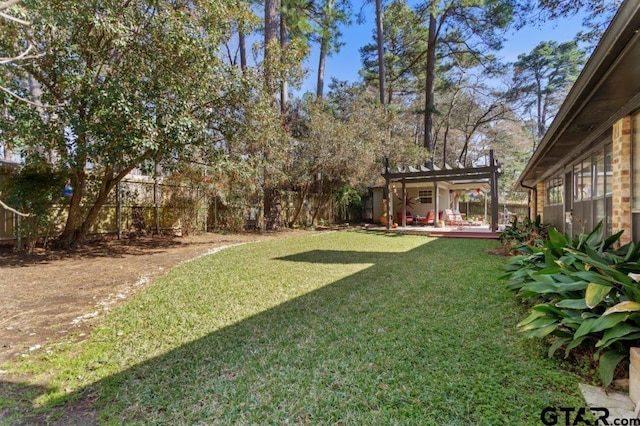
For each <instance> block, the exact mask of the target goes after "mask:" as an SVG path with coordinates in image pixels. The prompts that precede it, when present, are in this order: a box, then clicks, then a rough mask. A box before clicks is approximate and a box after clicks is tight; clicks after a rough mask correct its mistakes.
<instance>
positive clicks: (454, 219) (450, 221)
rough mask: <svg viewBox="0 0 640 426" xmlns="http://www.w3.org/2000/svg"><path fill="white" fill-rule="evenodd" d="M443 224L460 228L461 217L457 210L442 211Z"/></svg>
mask: <svg viewBox="0 0 640 426" xmlns="http://www.w3.org/2000/svg"><path fill="white" fill-rule="evenodd" d="M444 216H445V218H444V223H445V224H447V225H454V226H461V225H462V224H463V222H464V221H463V220H462V215H461V214H460V212H459V211H458V210H455V212H454V210H451V209H444Z"/></svg>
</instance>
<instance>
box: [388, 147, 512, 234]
mask: <svg viewBox="0 0 640 426" xmlns="http://www.w3.org/2000/svg"><path fill="white" fill-rule="evenodd" d="M501 173H502V172H501V170H500V164H499V163H498V162H497V161H496V159H495V158H494V155H493V150H490V151H489V165H487V166H483V167H467V168H459V169H453V168H447V169H436V168H434V169H430V168H427V167H424V166H420V168H419V169H416V168H413V167H407V168H403V169H399V170H398V171H392V170H391V169H390V168H389V159H388V158H387V159H385V171H384V173H383V174H382V177H384V179H385V187H384V198H385V199H386V200H387V203H386V209H387V211H386V214H387V218H391V203H390V202H389V193H390V190H389V187H390V185H391V183H392V182H400V183H401V184H402V218H403V219H402V221H403V223H402V226H406V213H407V189H406V184H407V183H425V182H433V183H434V185H436V184H437V182H457V183H465V184H470V185H471V184H474V183H478V184H480V183H488V184H489V185H490V187H491V230H492V231H494V232H495V231H497V230H498V177H499V176H500V174H501ZM434 203H435V206H434V210H435V212H436V215H437V212H438V211H439V206H438V197H437V196H436V197H434ZM391 222H392V221H391V220H387V229H391Z"/></svg>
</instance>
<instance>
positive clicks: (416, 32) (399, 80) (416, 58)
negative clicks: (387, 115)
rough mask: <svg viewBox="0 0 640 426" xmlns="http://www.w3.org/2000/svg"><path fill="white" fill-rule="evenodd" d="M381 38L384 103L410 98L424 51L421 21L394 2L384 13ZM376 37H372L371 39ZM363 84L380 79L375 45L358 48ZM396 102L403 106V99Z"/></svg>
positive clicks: (414, 87) (424, 39)
mask: <svg viewBox="0 0 640 426" xmlns="http://www.w3.org/2000/svg"><path fill="white" fill-rule="evenodd" d="M383 26H384V28H385V29H386V30H385V33H384V38H383V49H384V52H385V53H384V69H385V84H384V87H385V98H386V99H385V102H386V104H392V103H394V102H395V101H396V99H395V97H396V96H400V97H403V98H405V97H407V98H411V97H413V96H415V95H416V94H417V92H418V90H419V87H418V85H419V81H420V78H419V76H420V75H421V67H420V66H419V64H420V62H421V61H422V60H423V59H424V52H425V51H426V33H425V29H424V22H423V20H422V18H421V17H420V16H419V15H418V14H417V13H416V12H415V11H413V10H412V9H411V8H410V7H409V6H408V5H407V4H406V3H405V2H404V1H400V0H396V1H393V2H392V3H390V4H389V5H388V6H387V7H386V8H385V10H384V22H383ZM376 38H377V35H374V39H376ZM360 56H361V58H362V63H363V69H362V71H361V73H362V75H363V77H364V80H365V82H367V83H370V84H373V83H375V81H377V79H378V77H379V62H378V45H377V43H372V44H368V45H365V46H363V47H362V48H361V49H360ZM398 102H400V103H403V102H404V99H399V100H398Z"/></svg>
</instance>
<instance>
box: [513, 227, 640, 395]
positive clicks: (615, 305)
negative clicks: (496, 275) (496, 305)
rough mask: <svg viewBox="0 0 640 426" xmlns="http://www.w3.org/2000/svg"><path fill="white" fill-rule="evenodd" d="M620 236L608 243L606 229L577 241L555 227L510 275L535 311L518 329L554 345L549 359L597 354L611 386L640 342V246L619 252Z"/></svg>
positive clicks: (525, 252) (526, 249) (525, 248)
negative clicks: (588, 351)
mask: <svg viewBox="0 0 640 426" xmlns="http://www.w3.org/2000/svg"><path fill="white" fill-rule="evenodd" d="M621 235H622V232H619V233H617V234H615V235H612V236H610V237H608V238H605V237H604V232H603V226H602V222H600V223H599V224H598V225H597V226H596V227H595V229H594V230H593V231H592V232H591V233H589V234H582V235H580V236H578V237H576V238H573V239H572V238H569V237H567V236H565V235H563V234H561V233H560V232H558V231H557V230H556V229H554V228H551V229H549V236H548V238H547V239H546V240H544V241H541V242H539V243H537V244H534V245H532V244H528V245H521V246H520V247H519V248H518V249H519V251H520V252H521V253H522V254H520V255H518V256H515V257H514V258H513V259H512V260H511V261H510V262H509V263H508V264H507V273H506V274H505V275H503V278H507V279H509V281H510V283H509V288H510V289H511V290H513V291H514V292H516V293H517V295H518V297H519V298H521V299H522V300H523V301H524V302H526V303H528V304H531V305H533V306H532V308H531V314H530V315H529V316H528V317H527V318H525V319H524V320H522V321H521V322H520V323H519V324H518V329H519V330H520V331H521V332H522V333H524V334H525V335H526V336H528V337H539V338H548V339H549V341H550V344H551V346H550V348H549V356H553V354H554V353H555V352H556V351H557V350H558V349H560V348H564V351H565V356H568V355H569V353H570V352H571V351H572V350H573V349H575V348H578V347H583V348H584V347H587V346H590V347H592V348H593V351H594V357H595V359H596V361H598V372H599V376H600V380H601V381H602V383H603V385H604V386H608V385H609V384H611V382H612V380H613V375H614V371H615V369H616V367H617V365H618V364H619V363H620V362H621V361H622V360H623V359H625V358H626V357H628V356H629V348H630V347H631V346H636V345H638V341H639V340H640V285H639V283H638V280H639V279H640V275H639V274H640V263H639V261H640V245H637V244H635V243H629V244H627V245H624V246H622V247H620V248H618V249H615V246H616V245H617V243H618V241H619V239H620V237H621Z"/></svg>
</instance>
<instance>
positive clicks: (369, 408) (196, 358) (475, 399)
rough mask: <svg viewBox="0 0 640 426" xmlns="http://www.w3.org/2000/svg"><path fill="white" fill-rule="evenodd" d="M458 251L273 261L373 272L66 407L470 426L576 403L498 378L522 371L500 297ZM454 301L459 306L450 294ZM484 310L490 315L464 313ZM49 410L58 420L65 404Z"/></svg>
mask: <svg viewBox="0 0 640 426" xmlns="http://www.w3.org/2000/svg"><path fill="white" fill-rule="evenodd" d="M456 244H468V245H470V246H471V247H472V248H473V247H476V248H477V249H478V251H482V248H483V247H486V243H484V242H475V241H474V242H463V241H456V242H455V243H452V242H447V241H444V240H435V241H432V242H431V243H430V244H423V245H420V246H418V247H416V248H414V249H412V250H410V251H408V252H405V253H382V252H366V251H346V252H345V251H337V250H313V251H308V252H304V253H299V254H295V255H290V256H284V257H280V258H277V260H280V261H291V262H311V263H320V264H336V265H340V264H353V263H358V264H372V266H370V267H368V268H365V269H363V270H361V271H359V272H357V273H355V274H352V275H350V276H348V277H346V278H343V279H340V280H338V281H336V282H334V283H331V284H330V285H327V286H324V287H322V288H319V289H317V290H315V291H312V292H310V293H307V294H305V295H303V296H300V297H297V298H294V299H291V300H289V301H287V302H285V303H282V304H280V305H278V306H276V307H274V308H272V309H270V310H267V311H264V312H261V313H259V314H257V315H254V316H252V317H250V318H247V319H245V320H243V321H241V322H239V323H237V324H234V325H231V326H228V327H226V328H223V329H220V330H218V331H216V332H213V333H211V334H208V335H207V336H205V337H203V338H200V339H197V340H194V341H192V342H189V343H187V344H184V345H182V346H179V347H176V348H175V349H172V350H170V351H169V352H167V353H165V354H163V355H161V356H158V357H155V358H152V359H149V360H147V361H145V362H142V363H140V364H137V365H135V366H133V367H131V368H129V369H126V370H124V371H122V372H119V373H117V374H115V375H112V376H109V377H106V378H104V379H102V380H100V381H98V382H96V383H94V384H91V385H90V386H88V387H86V388H84V389H81V390H80V391H79V392H77V393H76V394H75V395H72V397H71V399H75V400H80V401H82V395H83V394H84V395H87V394H89V395H99V396H100V399H99V400H98V402H97V403H98V407H99V408H101V409H102V410H104V413H105V416H106V417H105V419H103V420H105V421H133V422H141V423H145V422H148V423H187V424H190V423H222V424H228V423H241V424H265V423H268V424H274V423H287V422H298V423H321V424H326V423H336V422H345V423H355V424H372V423H377V424H388V423H393V422H398V421H399V422H401V423H415V424H438V423H447V424H470V423H475V424H477V423H482V422H483V421H487V419H488V418H490V416H491V415H493V414H491V413H495V415H496V416H502V417H497V419H502V420H505V419H506V418H509V419H510V421H509V422H511V421H513V422H521V421H525V422H529V421H531V419H534V418H535V419H537V418H538V417H537V416H538V415H539V409H541V408H543V407H544V406H546V405H549V404H557V405H562V404H563V403H564V404H565V406H566V404H567V403H571V402H573V403H576V402H575V401H577V400H576V399H575V398H574V399H573V400H571V397H567V395H568V394H570V393H572V392H573V393H574V396H575V392H576V391H575V390H573V391H569V390H567V389H565V388H563V386H565V385H566V383H564V382H562V380H559V381H557V382H554V380H556V379H557V374H556V375H555V376H551V377H529V378H526V377H525V380H524V383H525V384H524V385H523V384H521V383H520V382H518V383H510V380H511V379H509V378H508V377H510V376H511V375H516V376H517V375H523V374H526V373H527V371H529V370H528V368H530V366H529V365H528V362H529V361H528V360H522V359H519V357H522V356H523V354H522V353H520V352H519V351H521V350H522V348H521V347H520V346H518V344H517V342H516V343H515V344H514V343H513V339H514V336H512V335H511V332H507V331H505V330H506V329H507V328H508V327H513V324H510V323H509V324H507V323H505V321H506V320H505V318H504V314H503V313H502V310H503V309H504V310H508V309H513V304H512V300H511V299H510V298H509V297H505V296H504V294H503V292H502V291H500V292H498V293H499V296H496V297H492V295H491V293H492V292H491V291H487V283H486V282H482V281H481V282H479V283H478V282H476V283H475V284H474V279H473V277H469V276H468V275H469V270H467V269H465V268H468V265H467V264H468V263H469V262H470V260H469V259H465V258H463V257H460V256H459V253H455V252H452V248H453V247H455V246H456ZM407 256H408V257H410V258H411V259H412V260H411V263H410V265H411V268H410V269H411V271H407V262H406V258H407ZM492 261H493V262H496V263H495V265H497V264H498V262H499V261H498V260H495V259H494V260H492ZM445 263H446V264H447V269H446V270H443V265H444V264H445ZM495 265H494V266H495ZM412 271H417V272H412ZM496 275H497V273H496ZM476 281H478V280H476ZM442 282H446V284H445V285H443V284H442ZM473 286H475V287H473ZM465 294H466V295H467V296H466V297H468V298H469V300H464V299H462V300H461V297H463V295H465ZM484 305H488V306H491V308H492V309H491V310H492V311H493V312H494V313H493V314H490V313H489V314H486V313H484V314H483V315H477V313H476V315H474V312H475V311H474V310H477V309H479V307H482V306H484ZM516 340H517V339H516ZM511 344H513V345H514V347H510V346H509V345H511ZM483 351H484V352H486V354H485V355H483V353H484V352H483ZM524 356H526V354H524ZM523 361H524V362H523ZM536 374H537V373H536ZM554 377H555V379H554ZM513 380H515V379H513ZM523 386H524V387H525V388H524V389H523ZM554 386H555V387H556V388H558V389H557V390H558V394H556V393H553V392H554ZM537 393H539V395H536V394H537ZM559 398H560V399H559ZM562 398H569V402H567V401H566V400H564V401H563V400H562ZM542 401H544V403H543V402H542ZM63 402H64V401H58V403H63ZM543 404H544V405H543ZM514 407H515V408H514ZM510 410H515V411H514V412H512V413H510ZM518 410H520V411H518ZM523 410H524V411H523ZM536 410H538V411H536ZM56 411H60V410H56ZM61 411H62V413H63V414H62V416H63V417H62V420H61V421H62V423H60V424H65V423H64V421H65V413H74V404H71V405H69V404H67V405H63V406H62V408H61ZM488 416H489V417H488ZM505 416H506V417H505ZM509 416H511V417H509ZM529 416H530V417H529ZM70 420H71V421H72V420H73V417H72V418H71V419H70ZM494 424H495V423H494Z"/></svg>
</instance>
